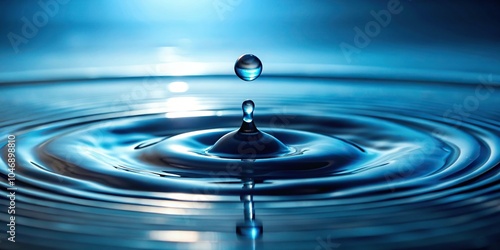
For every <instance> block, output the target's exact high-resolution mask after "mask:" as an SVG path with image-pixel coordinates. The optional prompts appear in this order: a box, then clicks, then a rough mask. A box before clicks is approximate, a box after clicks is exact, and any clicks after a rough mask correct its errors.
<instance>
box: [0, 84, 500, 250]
mask: <svg viewBox="0 0 500 250" xmlns="http://www.w3.org/2000/svg"><path fill="white" fill-rule="evenodd" d="M145 80H147V78H117V79H102V80H101V79H96V80H73V81H58V82H48V83H46V84H36V85H33V84H30V83H25V84H16V85H4V86H2V87H1V91H2V93H3V94H4V96H5V97H6V98H7V99H8V100H7V101H9V102H12V103H16V106H15V107H13V108H12V109H10V110H9V111H7V112H4V114H3V117H4V118H5V117H8V119H3V120H2V121H1V127H2V131H3V133H4V134H5V133H12V134H14V135H15V136H16V140H17V142H16V143H17V145H16V147H17V160H18V162H17V164H18V165H17V168H16V174H17V177H16V181H17V183H16V185H18V187H19V190H20V191H19V195H18V196H17V198H16V201H17V203H16V204H17V214H16V218H17V219H16V220H17V222H18V226H17V233H18V234H17V243H16V244H17V246H20V247H23V248H29V247H31V248H35V247H36V248H37V249H40V248H46V249H58V248H64V249H68V248H78V249H80V248H81V249H84V248H87V249H88V248H92V247H100V248H109V249H133V248H145V249H160V248H161V249H200V248H203V249H231V248H238V249H276V248H286V249H334V248H337V247H339V248H347V249H367V248H370V249H387V248H392V247H394V245H397V247H396V248H401V249H402V248H405V249H409V248H415V249H417V248H422V247H432V248H438V247H452V248H454V249H471V248H483V249H486V248H487V247H490V246H491V245H492V243H495V242H496V241H497V240H496V239H498V236H499V235H500V229H498V227H497V226H496V225H498V223H499V222H500V216H499V213H500V210H499V206H500V199H499V192H498V191H499V186H498V183H499V175H498V173H499V162H500V154H499V153H498V148H499V146H500V129H499V121H498V117H499V115H500V114H499V111H498V109H497V108H496V107H498V105H499V104H500V103H499V102H500V99H499V98H498V91H499V89H498V87H497V86H496V85H492V84H487V83H481V82H477V83H471V84H466V85H464V84H461V83H460V84H455V83H452V82H448V83H446V82H439V83H438V82H411V81H406V80H401V81H398V80H374V79H372V80H370V79H365V80H361V79H355V78H352V79H349V78H337V79H336V78H323V77H321V78H314V77H309V78H304V77H290V76H283V77H261V78H259V80H258V81H255V82H253V83H251V84H243V86H242V84H241V83H239V81H240V80H238V79H235V77H234V76H232V77H229V76H207V77H161V78H158V81H157V82H156V84H151V85H145V84H144V82H145ZM172 82H184V83H185V85H188V86H189V88H188V90H187V91H186V92H176V91H174V89H169V88H168V86H170V84H171V83H172ZM235 83H237V84H239V85H238V87H237V88H235V87H234V85H235ZM138 86H139V87H140V88H142V89H144V90H145V93H146V94H144V95H139V94H138V93H139V92H137V91H136V89H137V87H138ZM422 86H425V88H423V87H422ZM28 89H29V92H27V90H28ZM252 89H259V90H260V91H258V92H251V90H252ZM276 89H286V90H287V91H275V90H276ZM79 90H81V91H79ZM21 93H23V94H24V95H25V96H26V97H25V98H22V99H15V96H19V95H20V94H21ZM26 93H32V94H28V95H27V94H26ZM248 93H252V99H253V101H254V102H255V110H254V116H253V120H252V121H253V122H255V124H256V126H257V128H258V129H259V130H260V131H262V132H265V133H267V134H269V135H271V136H273V137H274V138H276V139H278V140H279V141H280V142H282V143H283V144H284V145H286V146H287V147H290V148H291V149H292V152H291V153H285V154H282V155H279V156H274V157H263V158H259V157H254V158H252V160H251V161H245V160H244V161H242V160H241V159H236V158H232V157H220V156H218V155H217V153H215V154H211V153H210V148H211V147H212V146H213V145H214V143H215V142H216V141H217V140H219V139H220V138H221V137H222V136H223V135H225V134H227V133H229V132H231V131H235V130H238V128H239V127H240V126H241V125H242V110H241V108H242V106H241V102H242V100H244V99H245V98H246V97H248ZM127 95H128V96H130V97H129V99H123V96H127ZM14 99H15V100H14ZM457 105H458V106H461V107H462V108H461V110H454V109H456V107H457ZM28 107H30V108H28ZM472 108H474V109H472ZM450 110H451V111H450ZM6 142H7V138H4V139H2V144H1V145H2V151H3V152H4V157H3V158H2V159H6V155H5V154H6V151H5V148H6ZM253 146H254V148H251V147H250V148H244V149H250V150H251V149H254V150H257V149H258V148H259V145H253ZM0 171H1V173H2V178H3V179H4V180H5V179H6V175H7V166H6V162H5V160H2V163H1V168H0ZM245 183H247V184H245ZM2 186H3V187H4V188H2V191H1V192H2V196H3V195H6V193H5V192H6V191H5V190H6V189H5V188H6V187H7V186H6V184H5V181H2ZM0 202H1V204H0V205H2V206H6V205H7V200H1V201H0ZM6 219H7V218H6V217H1V220H2V222H6ZM248 225H250V226H248ZM245 230H247V231H245ZM237 232H239V233H237ZM259 234H260V235H259ZM245 235H246V236H245ZM249 235H250V236H249ZM251 235H256V237H253V236H251ZM252 238H254V239H252Z"/></svg>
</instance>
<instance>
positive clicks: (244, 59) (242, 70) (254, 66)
mask: <svg viewBox="0 0 500 250" xmlns="http://www.w3.org/2000/svg"><path fill="white" fill-rule="evenodd" d="M234 72H235V73H236V75H237V76H238V77H239V78H241V80H244V81H253V80H255V79H257V78H258V77H259V76H260V73H262V62H261V61H260V59H259V58H258V57H256V56H254V55H252V54H244V55H242V56H240V57H239V58H238V60H236V63H235V64H234Z"/></svg>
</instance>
